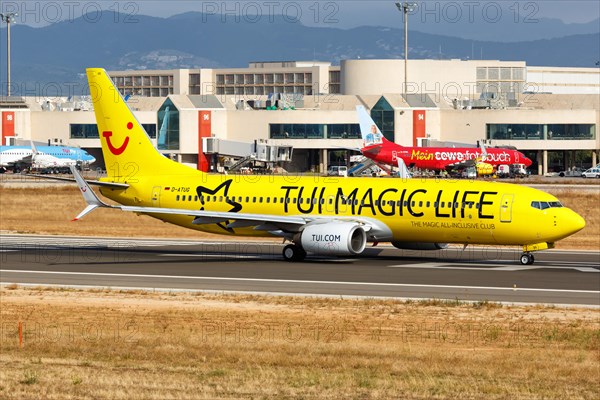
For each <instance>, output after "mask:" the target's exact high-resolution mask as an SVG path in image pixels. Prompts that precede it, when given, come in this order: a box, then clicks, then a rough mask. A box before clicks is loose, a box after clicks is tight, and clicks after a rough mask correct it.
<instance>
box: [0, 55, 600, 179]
mask: <svg viewBox="0 0 600 400" xmlns="http://www.w3.org/2000/svg"><path fill="white" fill-rule="evenodd" d="M406 72H407V75H408V80H407V82H405V81H404V76H405V71H404V61H403V60H396V59H390V60H362V59H361V60H344V61H342V62H341V64H340V65H339V66H333V65H331V64H330V63H328V62H312V61H310V62H300V61H289V62H251V63H250V64H249V66H248V68H231V69H180V70H162V71H150V70H144V71H110V72H109V74H110V75H111V77H112V78H113V81H114V82H115V84H116V85H117V87H118V88H119V90H120V91H121V92H122V93H123V94H124V95H125V96H126V97H127V101H128V103H129V104H130V106H131V107H132V109H133V110H134V112H135V114H136V116H137V118H138V120H139V121H140V122H141V123H142V124H144V126H145V128H146V130H147V132H148V133H149V135H150V136H151V137H152V138H153V139H154V140H155V141H156V145H157V147H158V148H159V150H160V151H161V152H162V153H164V154H168V155H169V156H171V157H173V158H174V159H177V160H178V161H180V162H183V163H186V164H189V165H190V166H193V167H194V168H199V169H203V170H213V171H214V170H218V169H219V170H220V168H221V167H223V165H225V164H228V163H232V162H233V160H235V159H238V158H240V157H243V155H244V154H248V153H249V152H253V153H256V155H257V156H258V153H261V151H262V153H261V154H263V153H264V154H267V155H266V156H265V157H266V158H265V159H269V160H270V161H274V162H280V163H281V165H282V166H283V168H285V169H286V170H288V171H290V172H292V171H293V172H305V171H312V172H324V171H325V170H326V169H327V167H328V166H329V165H342V164H347V163H348V162H349V155H350V154H352V152H349V151H347V150H345V149H356V148H359V147H360V146H361V139H360V134H359V131H358V118H357V115H356V112H355V108H356V106H357V105H363V106H365V107H366V108H367V110H369V112H370V113H371V116H372V117H373V119H374V120H375V122H376V123H377V124H378V126H379V128H380V129H381V131H382V133H383V134H384V135H385V136H386V137H387V138H388V139H390V140H392V141H394V142H396V143H398V144H400V145H406V146H412V145H418V146H427V145H432V144H434V143H435V144H440V143H442V144H443V143H445V144H447V145H452V144H454V143H467V144H472V145H473V146H475V145H476V143H477V141H478V140H488V141H489V142H488V143H489V144H490V145H493V146H514V147H516V148H518V149H520V150H522V151H524V152H525V153H526V154H527V155H528V156H529V157H530V158H531V159H532V160H533V161H534V165H533V166H532V173H533V174H545V173H547V172H552V171H558V170H564V169H566V168H570V167H573V166H589V165H592V164H593V165H595V164H597V163H598V153H599V151H600V138H599V137H598V127H599V125H600V69H599V68H558V67H530V66H527V65H526V64H525V62H521V61H494V60H470V61H463V60H409V61H408V70H407V71H406ZM91 108H92V106H91V102H90V101H89V98H87V99H86V98H85V97H82V98H75V99H43V98H42V99H40V98H33V97H28V98H17V97H12V98H2V99H1V100H0V111H1V113H2V127H1V129H2V131H1V138H2V143H3V144H7V143H12V142H15V141H16V142H21V143H22V142H28V141H29V140H34V141H38V142H48V141H49V142H51V143H57V144H58V143H62V144H63V145H69V146H79V147H83V148H85V149H86V150H88V151H90V152H91V153H92V154H94V155H95V156H96V158H98V159H99V163H100V164H101V166H102V167H104V165H103V163H102V157H101V152H100V140H99V134H98V131H97V128H96V126H95V117H94V113H93V111H92V109H91ZM290 147H291V148H293V154H292V153H290V152H288V151H287V150H289V149H290ZM264 154H263V156H264ZM261 157H262V156H261ZM261 157H259V158H258V159H262V158H261ZM290 159H291V161H289V160H290Z"/></svg>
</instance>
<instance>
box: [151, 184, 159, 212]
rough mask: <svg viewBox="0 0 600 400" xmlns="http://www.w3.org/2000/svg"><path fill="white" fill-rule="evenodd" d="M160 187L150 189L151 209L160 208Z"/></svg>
mask: <svg viewBox="0 0 600 400" xmlns="http://www.w3.org/2000/svg"><path fill="white" fill-rule="evenodd" d="M160 189H161V187H160V186H154V187H153V188H152V207H160Z"/></svg>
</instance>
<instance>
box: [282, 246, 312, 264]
mask: <svg viewBox="0 0 600 400" xmlns="http://www.w3.org/2000/svg"><path fill="white" fill-rule="evenodd" d="M305 258H306V251H305V250H304V249H303V248H302V247H300V246H298V245H297V244H288V245H287V246H285V247H284V248H283V259H284V260H285V261H288V262H293V261H302V260H304V259H305Z"/></svg>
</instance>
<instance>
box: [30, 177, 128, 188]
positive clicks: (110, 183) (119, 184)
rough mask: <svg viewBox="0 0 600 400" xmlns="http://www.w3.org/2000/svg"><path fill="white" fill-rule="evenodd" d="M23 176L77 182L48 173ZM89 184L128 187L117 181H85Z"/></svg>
mask: <svg viewBox="0 0 600 400" xmlns="http://www.w3.org/2000/svg"><path fill="white" fill-rule="evenodd" d="M23 176H25V177H28V178H29V177H31V178H42V179H52V180H55V181H63V182H77V180H76V179H74V178H65V177H61V176H50V175H40V174H27V175H23ZM86 182H87V183H88V184H90V185H94V186H100V187H106V188H109V189H127V188H128V187H129V185H128V184H126V183H117V182H102V181H96V180H93V181H86Z"/></svg>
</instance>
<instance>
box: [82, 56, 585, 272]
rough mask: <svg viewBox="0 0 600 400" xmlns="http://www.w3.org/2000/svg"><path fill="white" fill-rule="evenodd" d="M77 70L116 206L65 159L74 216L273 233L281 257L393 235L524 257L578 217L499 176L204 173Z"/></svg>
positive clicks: (100, 73) (107, 191)
mask: <svg viewBox="0 0 600 400" xmlns="http://www.w3.org/2000/svg"><path fill="white" fill-rule="evenodd" d="M87 76H88V80H89V86H90V90H91V96H92V100H93V103H94V111H95V113H96V120H97V123H98V130H99V132H100V136H101V143H102V152H103V154H104V160H105V162H106V167H107V172H108V177H106V178H103V179H101V182H97V184H99V185H100V192H101V193H102V194H103V195H104V196H106V197H108V198H109V199H112V200H114V201H115V202H117V203H119V204H121V205H118V206H113V205H108V204H106V203H104V202H103V201H102V200H100V199H99V198H98V197H97V196H96V194H95V193H94V192H93V191H92V189H91V188H90V186H89V184H88V183H87V182H86V181H85V180H84V179H83V178H82V177H81V176H80V175H79V173H78V172H77V171H76V170H74V169H73V173H74V176H75V178H76V180H77V183H78V184H79V187H80V189H81V192H82V194H83V196H84V198H85V200H86V202H87V204H88V206H87V207H86V209H85V210H83V211H82V212H81V213H80V214H79V215H78V216H77V218H75V219H76V220H77V219H80V218H82V217H83V216H84V215H86V214H87V213H89V212H90V211H92V210H94V209H95V208H97V207H110V208H116V209H120V210H123V211H131V212H136V213H140V214H144V215H149V216H152V217H154V218H157V219H160V220H163V221H166V222H169V223H172V224H175V225H180V226H183V227H186V228H190V229H197V230H200V231H204V232H211V233H217V234H225V235H240V236H264V237H281V238H284V239H285V240H288V241H290V242H291V244H288V245H287V246H285V247H284V249H283V257H284V259H285V260H288V261H300V260H303V259H304V258H305V257H306V255H307V253H309V254H313V255H317V256H323V255H325V256H329V255H338V256H344V255H345V256H351V255H357V254H360V253H362V252H363V250H364V249H365V247H366V245H367V243H369V242H370V243H374V244H377V243H379V242H391V243H392V244H393V245H394V246H395V247H397V248H400V249H423V250H428V249H431V250H434V249H442V248H444V247H446V246H447V244H448V243H460V244H463V245H465V246H466V245H469V244H483V245H519V246H522V247H523V254H522V256H521V257H520V262H521V263H522V264H532V263H533V261H534V257H533V255H532V254H531V253H532V252H534V251H538V250H543V249H548V248H552V247H554V243H555V242H556V241H558V240H560V239H563V238H565V237H567V236H569V235H572V234H574V233H575V232H578V231H579V230H581V229H583V227H584V226H585V221H584V220H583V218H581V217H580V216H579V215H578V214H576V213H575V212H573V211H572V210H570V209H568V208H566V207H563V206H562V205H561V203H560V202H559V201H558V200H557V199H556V198H555V197H554V196H551V195H549V194H547V193H544V192H541V191H539V190H536V189H532V188H528V187H523V186H519V185H513V184H507V183H497V182H480V181H475V180H473V181H466V180H460V181H450V180H436V179H423V180H416V179H381V178H331V177H328V178H326V177H312V176H310V177H300V176H227V175H216V174H206V173H203V172H200V171H197V170H194V169H192V168H189V167H187V166H184V165H182V164H179V163H176V162H174V161H171V160H169V159H168V158H166V157H164V156H163V155H161V154H160V153H159V152H158V151H157V150H156V149H155V148H154V147H153V145H152V143H151V141H150V139H149V138H148V135H147V134H146V132H145V131H144V129H143V128H142V126H141V125H140V124H139V122H138V121H137V120H136V118H135V116H134V115H133V113H132V112H131V110H130V109H129V107H128V105H127V104H126V103H125V101H123V98H122V97H121V95H120V94H119V92H118V90H117V89H116V88H115V86H114V85H113V83H112V81H111V80H110V78H109V76H108V75H107V74H106V72H105V71H104V70H103V69H97V68H94V69H88V70H87ZM117 232H118V231H117Z"/></svg>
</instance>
